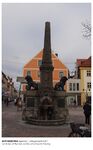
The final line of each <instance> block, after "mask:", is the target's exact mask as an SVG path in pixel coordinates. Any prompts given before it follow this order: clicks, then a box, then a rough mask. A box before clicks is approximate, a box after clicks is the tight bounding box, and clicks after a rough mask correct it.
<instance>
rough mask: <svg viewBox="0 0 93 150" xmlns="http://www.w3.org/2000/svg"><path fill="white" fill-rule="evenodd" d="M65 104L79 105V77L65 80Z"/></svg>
mask: <svg viewBox="0 0 93 150" xmlns="http://www.w3.org/2000/svg"><path fill="white" fill-rule="evenodd" d="M67 93H68V97H67V105H69V106H74V105H81V96H80V79H74V78H71V79H68V81H67Z"/></svg>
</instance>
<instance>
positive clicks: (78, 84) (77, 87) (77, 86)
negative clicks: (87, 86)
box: [77, 83, 79, 91]
mask: <svg viewBox="0 0 93 150" xmlns="http://www.w3.org/2000/svg"><path fill="white" fill-rule="evenodd" d="M77 91H79V83H77Z"/></svg>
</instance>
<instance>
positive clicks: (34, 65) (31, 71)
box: [21, 50, 69, 91]
mask: <svg viewBox="0 0 93 150" xmlns="http://www.w3.org/2000/svg"><path fill="white" fill-rule="evenodd" d="M42 54H43V50H41V51H40V52H39V53H38V54H37V55H36V56H35V57H34V58H32V59H31V60H30V61H29V62H28V63H27V64H25V65H24V68H23V77H25V76H26V75H31V76H32V78H33V80H34V81H35V82H40V70H39V67H40V65H41V64H42ZM52 63H53V67H54V70H53V85H55V84H56V83H57V82H59V80H60V78H61V77H62V76H66V77H67V78H68V73H69V71H68V68H67V67H66V66H65V65H64V64H63V63H62V62H61V61H60V60H59V58H58V55H57V54H54V53H53V52H52ZM25 86H26V85H25V84H23V85H22V89H21V90H23V91H25V89H26V88H25ZM65 89H66V86H65Z"/></svg>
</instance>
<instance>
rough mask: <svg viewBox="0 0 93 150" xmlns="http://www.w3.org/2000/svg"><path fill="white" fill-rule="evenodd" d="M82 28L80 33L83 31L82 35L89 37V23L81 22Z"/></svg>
mask: <svg viewBox="0 0 93 150" xmlns="http://www.w3.org/2000/svg"><path fill="white" fill-rule="evenodd" d="M81 25H82V27H83V29H82V33H83V37H84V38H86V39H89V38H91V24H90V23H88V22H86V23H83V22H82V23H81Z"/></svg>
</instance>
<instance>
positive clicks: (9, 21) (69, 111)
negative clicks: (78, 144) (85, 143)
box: [2, 3, 91, 138]
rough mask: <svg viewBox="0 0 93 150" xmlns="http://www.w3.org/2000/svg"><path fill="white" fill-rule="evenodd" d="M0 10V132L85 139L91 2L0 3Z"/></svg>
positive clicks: (88, 130) (87, 133)
mask: <svg viewBox="0 0 93 150" xmlns="http://www.w3.org/2000/svg"><path fill="white" fill-rule="evenodd" d="M41 8H42V9H41ZM31 9H32V10H33V12H35V11H36V9H37V10H38V13H37V12H36V14H35V16H33V14H31V12H32V11H31ZM43 9H44V10H43ZM68 9H69V13H68ZM20 10H21V12H20ZM24 10H27V11H26V12H24ZM48 10H49V12H48ZM51 10H53V12H52V11H51ZM81 10H82V11H81ZM80 11H81V13H80ZM19 12H20V13H19ZM42 12H43V15H44V16H43V15H42V16H43V17H41V14H42ZM61 13H62V15H61ZM2 15H3V19H2V23H3V32H2V33H3V40H2V41H3V44H2V48H3V50H2V54H3V55H2V137H68V138H70V137H75V138H76V137H78V138H81V137H88V138H91V4H90V3H82V4H80V3H77V4H74V3H72V4H48V3H47V4H42V3H41V4H31V3H30V4H7V3H4V4H3V5H2ZM30 15H31V16H30ZM58 16H59V17H58ZM30 17H31V18H30ZM30 19H31V21H30ZM70 19H71V20H70ZM72 21H73V22H72ZM57 49H58V50H57Z"/></svg>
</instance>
